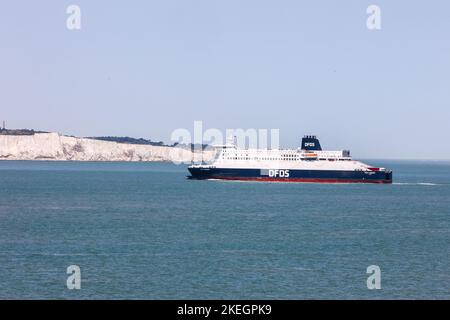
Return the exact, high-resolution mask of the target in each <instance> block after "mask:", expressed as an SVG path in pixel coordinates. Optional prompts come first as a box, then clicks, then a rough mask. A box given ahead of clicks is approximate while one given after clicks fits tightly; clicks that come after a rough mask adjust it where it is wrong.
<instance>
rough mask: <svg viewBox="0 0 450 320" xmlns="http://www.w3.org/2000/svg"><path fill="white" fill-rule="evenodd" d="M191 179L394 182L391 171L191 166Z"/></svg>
mask: <svg viewBox="0 0 450 320" xmlns="http://www.w3.org/2000/svg"><path fill="white" fill-rule="evenodd" d="M189 172H190V173H191V176H190V177H188V178H190V179H198V180H206V179H221V180H242V181H274V182H322V183H392V172H391V171H387V172H385V171H341V170H293V169H280V170H266V169H264V170H262V169H228V168H202V167H200V168H199V167H190V168H189Z"/></svg>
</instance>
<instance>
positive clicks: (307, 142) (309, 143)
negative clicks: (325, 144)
mask: <svg viewBox="0 0 450 320" xmlns="http://www.w3.org/2000/svg"><path fill="white" fill-rule="evenodd" d="M302 150H316V151H320V150H322V147H321V146H320V142H319V139H317V137H316V136H304V137H303V139H302Z"/></svg>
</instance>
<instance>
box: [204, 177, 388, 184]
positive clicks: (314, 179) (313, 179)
mask: <svg viewBox="0 0 450 320" xmlns="http://www.w3.org/2000/svg"><path fill="white" fill-rule="evenodd" d="M211 179H220V180H233V181H261V182H306V183H392V180H364V179H318V178H269V177H267V178H266V177H261V178H246V177H242V178H241V177H214V178H213V177H212V178H211Z"/></svg>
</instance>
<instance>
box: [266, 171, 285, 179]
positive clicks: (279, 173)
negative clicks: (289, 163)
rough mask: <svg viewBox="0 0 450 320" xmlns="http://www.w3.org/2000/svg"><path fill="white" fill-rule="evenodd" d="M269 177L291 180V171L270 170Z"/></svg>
mask: <svg viewBox="0 0 450 320" xmlns="http://www.w3.org/2000/svg"><path fill="white" fill-rule="evenodd" d="M269 177H272V178H276V177H280V178H289V170H278V169H275V170H269Z"/></svg>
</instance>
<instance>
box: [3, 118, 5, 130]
mask: <svg viewBox="0 0 450 320" xmlns="http://www.w3.org/2000/svg"><path fill="white" fill-rule="evenodd" d="M5 123H6V122H5V120H3V130H5V129H6V124H5Z"/></svg>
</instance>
